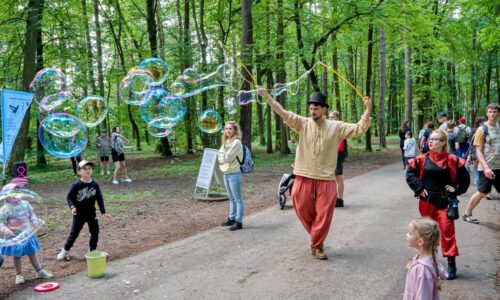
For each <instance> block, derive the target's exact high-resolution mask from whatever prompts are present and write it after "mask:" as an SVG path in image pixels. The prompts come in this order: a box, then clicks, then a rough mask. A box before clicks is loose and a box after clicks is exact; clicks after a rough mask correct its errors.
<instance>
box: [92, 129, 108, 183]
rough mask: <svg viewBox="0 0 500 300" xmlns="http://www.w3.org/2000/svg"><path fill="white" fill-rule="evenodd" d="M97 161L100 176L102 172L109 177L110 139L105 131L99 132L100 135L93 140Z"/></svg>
mask: <svg viewBox="0 0 500 300" xmlns="http://www.w3.org/2000/svg"><path fill="white" fill-rule="evenodd" d="M95 145H96V147H97V152H98V153H99V161H100V163H101V175H104V171H106V174H107V175H109V174H111V173H109V156H110V155H111V139H110V138H109V137H108V136H107V132H106V129H103V130H101V135H100V136H99V137H98V138H97V139H96V140H95Z"/></svg>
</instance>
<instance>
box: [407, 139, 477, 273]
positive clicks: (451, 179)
mask: <svg viewBox="0 0 500 300" xmlns="http://www.w3.org/2000/svg"><path fill="white" fill-rule="evenodd" d="M429 150H430V151H429V152H428V153H426V154H422V155H419V156H417V157H416V158H415V159H412V160H410V161H409V168H408V170H407V171H406V182H407V183H408V185H409V186H410V188H411V189H412V190H413V191H414V192H415V197H418V198H419V200H420V201H419V207H418V208H419V211H420V215H421V216H422V217H430V218H431V219H433V220H435V221H436V222H437V223H438V224H439V229H440V230H441V249H442V252H443V256H444V257H447V258H448V273H449V276H448V279H450V280H451V279H455V278H457V266H456V263H455V257H456V256H458V248H457V243H456V240H455V224H454V220H449V219H448V218H447V215H446V210H447V207H448V196H451V197H454V196H457V195H460V194H463V193H465V192H466V191H467V189H468V188H469V184H470V177H469V173H468V172H467V169H465V161H464V160H463V159H459V158H457V156H456V155H453V154H449V153H448V137H447V135H446V132H444V131H442V130H434V131H433V132H432V134H431V135H430V137H429Z"/></svg>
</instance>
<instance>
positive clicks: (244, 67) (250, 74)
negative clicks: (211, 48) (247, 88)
mask: <svg viewBox="0 0 500 300" xmlns="http://www.w3.org/2000/svg"><path fill="white" fill-rule="evenodd" d="M219 44H220V45H221V47H222V48H224V50H225V52H227V53H229V55H231V57H232V58H234V59H235V60H236V61H237V62H238V63H239V64H240V65H241V66H242V67H243V69H245V71H246V72H247V74H248V76H250V78H251V79H252V82H253V84H254V85H255V86H257V80H255V78H254V77H253V76H252V72H250V71H249V70H248V69H247V67H246V66H245V64H244V63H243V62H242V61H241V59H239V58H238V57H237V56H236V55H234V54H233V53H232V52H231V51H230V50H229V49H228V48H227V47H226V45H224V44H223V43H222V42H219ZM243 79H245V80H246V78H245V77H243Z"/></svg>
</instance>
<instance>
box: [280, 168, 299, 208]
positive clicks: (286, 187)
mask: <svg viewBox="0 0 500 300" xmlns="http://www.w3.org/2000/svg"><path fill="white" fill-rule="evenodd" d="M294 181H295V175H293V174H286V173H285V174H283V177H281V180H280V184H279V186H278V198H279V201H280V208H281V209H284V208H285V204H286V192H287V191H288V193H289V195H292V187H293V182H294Z"/></svg>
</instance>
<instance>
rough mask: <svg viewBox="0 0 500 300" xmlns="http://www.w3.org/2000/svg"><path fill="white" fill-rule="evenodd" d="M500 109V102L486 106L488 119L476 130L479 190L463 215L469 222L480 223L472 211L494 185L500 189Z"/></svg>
mask: <svg viewBox="0 0 500 300" xmlns="http://www.w3.org/2000/svg"><path fill="white" fill-rule="evenodd" d="M499 110H500V106H499V105H498V104H489V105H488V106H486V117H487V119H488V120H487V121H486V122H485V123H483V124H482V125H481V126H480V127H479V128H478V129H477V130H476V133H475V135H474V142H473V145H474V146H475V147H476V156H477V160H478V161H479V165H478V175H479V185H478V186H477V192H476V193H474V195H472V197H471V198H470V200H469V204H468V205H467V208H466V209H465V214H464V215H463V217H462V218H463V220H464V221H466V222H469V223H475V224H478V223H479V221H478V220H477V219H476V218H473V217H472V211H473V210H474V208H475V207H476V206H477V205H478V204H479V202H480V201H481V199H483V198H484V197H486V195H487V194H489V193H490V192H491V187H492V186H494V187H495V189H496V190H497V192H499V191H500V128H499V126H498V116H499V115H500V114H499V113H500V112H499Z"/></svg>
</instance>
